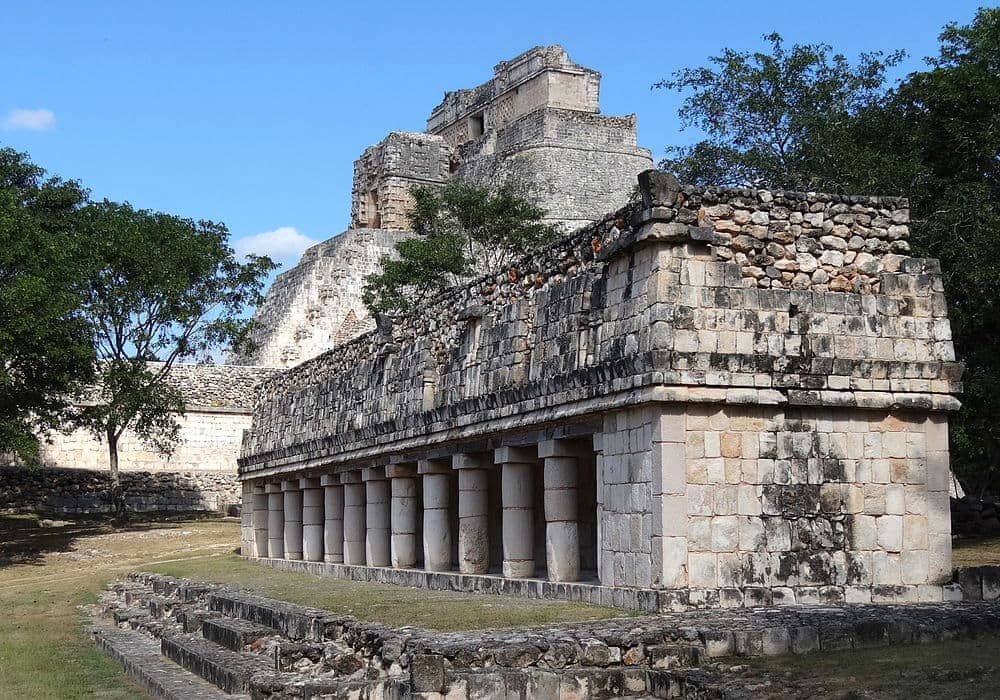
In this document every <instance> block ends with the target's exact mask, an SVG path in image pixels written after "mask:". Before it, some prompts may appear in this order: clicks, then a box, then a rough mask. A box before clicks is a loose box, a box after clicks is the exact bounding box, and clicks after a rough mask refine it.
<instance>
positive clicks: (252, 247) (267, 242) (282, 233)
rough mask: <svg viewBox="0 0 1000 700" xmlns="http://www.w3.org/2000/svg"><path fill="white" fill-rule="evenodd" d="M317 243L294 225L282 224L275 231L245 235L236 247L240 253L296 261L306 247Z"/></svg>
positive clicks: (237, 242) (236, 243)
mask: <svg viewBox="0 0 1000 700" xmlns="http://www.w3.org/2000/svg"><path fill="white" fill-rule="evenodd" d="M317 243H319V241H316V240H313V239H312V238H309V236H306V235H305V234H302V233H299V232H298V230H297V229H295V227H293V226H281V227H279V228H276V229H274V230H273V231H264V232H263V233H255V234H254V235H252V236H244V237H243V238H240V239H239V240H237V241H236V242H235V246H234V247H235V248H236V252H237V253H239V254H240V255H247V254H248V253H254V254H255V255H266V256H268V257H270V258H271V259H272V260H275V261H285V262H295V261H296V260H297V259H298V257H299V256H300V255H302V253H303V252H304V251H305V249H306V248H308V247H309V246H312V245H316V244H317Z"/></svg>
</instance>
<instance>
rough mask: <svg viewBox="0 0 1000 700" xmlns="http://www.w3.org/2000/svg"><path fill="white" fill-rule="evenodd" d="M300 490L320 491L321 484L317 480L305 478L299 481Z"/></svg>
mask: <svg viewBox="0 0 1000 700" xmlns="http://www.w3.org/2000/svg"><path fill="white" fill-rule="evenodd" d="M299 488H300V489H318V488H320V482H319V479H317V478H309V477H303V478H301V479H299Z"/></svg>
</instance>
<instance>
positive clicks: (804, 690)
mask: <svg viewBox="0 0 1000 700" xmlns="http://www.w3.org/2000/svg"><path fill="white" fill-rule="evenodd" d="M998 659H1000V639H996V638H984V639H975V640H962V641H952V642H940V643H937V644H926V645H916V646H897V647H888V648H881V649H864V650H859V651H844V652H824V653H821V654H809V655H805V656H779V657H770V658H761V659H753V660H751V661H750V663H749V667H750V668H751V669H753V670H755V671H757V672H760V673H763V674H765V675H766V676H769V677H771V678H772V679H773V680H774V690H773V692H770V693H768V692H763V693H761V694H760V695H757V696H756V697H760V698H767V699H777V698H814V699H816V700H835V699H836V700H851V699H855V698H887V699H898V700H912V699H914V698H938V699H941V700H945V699H947V700H974V699H976V700H978V699H979V698H996V697H1000V691H998V690H997V684H998V682H1000V668H998V666H997V660H998Z"/></svg>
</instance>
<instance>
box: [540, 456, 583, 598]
mask: <svg viewBox="0 0 1000 700" xmlns="http://www.w3.org/2000/svg"><path fill="white" fill-rule="evenodd" d="M577 454H579V448H578V447H577V445H576V444H575V443H573V442H571V441H568V440H545V441H544V442H540V443H538V456H539V457H540V458H542V459H544V460H545V467H544V478H545V561H546V563H547V564H548V569H549V580H550V581H577V580H579V579H580V531H579V524H578V522H577V499H578V494H577V489H578V487H577V483H578V476H579V463H578V460H577V457H576V455H577Z"/></svg>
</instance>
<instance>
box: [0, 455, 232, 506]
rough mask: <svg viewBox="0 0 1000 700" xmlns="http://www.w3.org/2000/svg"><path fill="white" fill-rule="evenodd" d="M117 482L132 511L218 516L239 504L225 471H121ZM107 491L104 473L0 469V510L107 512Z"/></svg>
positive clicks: (109, 482)
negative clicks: (216, 514) (201, 512)
mask: <svg viewBox="0 0 1000 700" xmlns="http://www.w3.org/2000/svg"><path fill="white" fill-rule="evenodd" d="M121 479H122V488H123V489H124V492H125V501H126V503H128V508H129V510H130V511H132V512H135V513H150V512H192V511H212V512H222V511H225V509H226V507H227V506H229V505H234V504H238V503H240V485H239V481H238V480H237V478H236V475H235V474H233V473H231V472H230V473H220V472H204V471H202V472H198V471H185V472H124V473H123V474H122V477H121ZM110 493H111V481H110V477H109V476H108V473H107V472H106V471H93V470H88V469H55V468H41V469H26V468H23V467H0V512H14V513H42V514H59V515H87V514H100V513H110V512H112V508H111V505H110V502H109V494H110Z"/></svg>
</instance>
